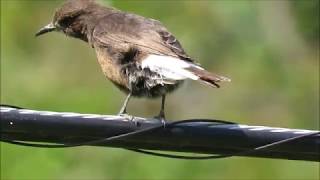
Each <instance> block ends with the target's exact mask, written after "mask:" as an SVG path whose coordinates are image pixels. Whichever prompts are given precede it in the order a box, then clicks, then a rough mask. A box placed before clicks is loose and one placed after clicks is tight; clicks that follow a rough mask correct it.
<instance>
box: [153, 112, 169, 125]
mask: <svg viewBox="0 0 320 180" xmlns="http://www.w3.org/2000/svg"><path fill="white" fill-rule="evenodd" d="M154 118H155V119H157V120H159V121H160V122H161V123H162V125H163V127H164V128H165V127H166V118H165V115H164V112H163V111H160V113H159V115H158V116H155V117H154Z"/></svg>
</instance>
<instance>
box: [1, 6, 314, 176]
mask: <svg viewBox="0 0 320 180" xmlns="http://www.w3.org/2000/svg"><path fill="white" fill-rule="evenodd" d="M104 3H105V4H108V5H111V6H114V7H116V8H119V9H122V10H125V11H130V12H134V13H137V14H140V15H143V16H147V17H151V18H155V19H159V20H161V21H162V22H163V23H164V24H165V25H166V26H167V27H168V29H169V30H171V31H172V32H173V33H174V34H175V35H176V36H177V38H178V39H180V41H181V43H182V44H183V45H184V47H185V49H186V51H187V52H188V53H189V55H190V56H192V57H194V58H195V59H197V60H198V62H200V63H201V64H202V65H203V66H204V67H206V69H208V70H210V71H213V72H217V73H219V74H223V75H226V76H229V77H231V78H232V82H231V83H226V84H224V85H223V86H222V88H221V89H211V88H208V87H205V86H202V85H199V84H198V83H194V82H188V83H186V84H185V85H184V86H183V87H182V88H181V89H180V90H179V91H178V92H176V93H173V94H172V95H170V96H169V98H168V102H167V105H166V108H167V117H168V118H170V119H186V118H195V117H196V118H212V119H213V118H216V119H225V120H232V121H235V122H239V123H246V124H251V125H267V126H278V127H289V128H302V129H318V128H319V1H318V0H297V1H284V0H282V1H245V0H242V1H237V0H233V1H232V0H229V1H222V0H221V1H213V0H212V1H209V0H208V1H204V0H203V1H195V0H194V1H191V0H188V1H187V0H186V1H183V0H175V1H174V0H173V1H161V0H157V1H147V0H137V1H134V0H127V1H120V0H114V1H111V0H110V1H104ZM60 4H61V1H52V0H51V1H44V0H43V1H39V0H38V1H36V0H34V1H32V0H1V103H6V104H12V105H18V106H22V107H28V108H34V109H41V110H53V111H75V112H83V113H105V114H115V113H116V112H117V111H118V110H119V108H120V106H121V104H122V101H123V98H124V96H123V95H122V94H121V92H120V91H119V90H117V89H116V88H115V87H114V86H113V85H112V84H111V83H110V82H108V81H106V80H105V78H104V77H103V75H102V73H101V72H100V69H99V68H100V67H99V66H98V63H97V62H96V58H95V54H94V51H93V50H92V49H91V48H89V47H88V46H87V45H86V44H85V43H83V42H80V41H78V40H75V39H67V38H66V37H65V36H64V35H62V34H58V33H51V34H48V35H46V36H43V37H41V38H37V39H36V38H34V33H35V32H36V31H37V30H38V29H39V28H40V27H42V26H43V25H45V24H46V23H48V22H49V21H50V20H51V18H52V13H53V12H54V9H55V8H56V7H58V6H59V5H60ZM191 102H192V103H191ZM159 104H160V100H146V99H140V100H138V99H134V100H133V101H131V102H130V104H129V109H128V110H129V112H130V113H131V114H134V115H138V116H153V115H154V114H156V113H157V112H158V108H159ZM195 105H196V106H195ZM1 179H319V164H318V163H310V162H301V161H286V160H270V159H255V158H230V159H223V160H210V161H184V160H171V159H163V158H157V157H150V156H145V155H142V154H136V153H132V152H127V151H125V150H121V149H110V148H96V147H80V148H70V149H56V150H53V149H37V148H27V147H19V146H13V145H8V144H4V143H1Z"/></svg>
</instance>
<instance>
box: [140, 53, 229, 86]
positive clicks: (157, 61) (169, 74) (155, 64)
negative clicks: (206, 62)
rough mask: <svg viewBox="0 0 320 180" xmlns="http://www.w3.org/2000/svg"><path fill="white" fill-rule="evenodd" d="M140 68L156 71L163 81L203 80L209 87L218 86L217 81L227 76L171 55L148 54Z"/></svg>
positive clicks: (226, 79)
mask: <svg viewBox="0 0 320 180" xmlns="http://www.w3.org/2000/svg"><path fill="white" fill-rule="evenodd" d="M141 65H142V68H149V69H150V70H151V71H152V72H156V73H158V74H159V75H160V76H161V78H162V81H163V82H164V83H168V84H170V83H175V82H176V81H180V80H184V79H192V80H198V81H200V82H203V83H205V84H207V85H210V86H211V87H220V86H219V84H218V83H219V82H223V81H230V79H229V78H226V77H223V76H219V75H216V74H213V73H210V72H208V71H206V70H205V69H203V68H202V67H200V66H199V65H197V64H195V63H193V62H188V61H184V60H181V59H178V58H175V57H171V56H161V55H149V56H148V57H147V58H145V59H144V60H143V61H142V64H141Z"/></svg>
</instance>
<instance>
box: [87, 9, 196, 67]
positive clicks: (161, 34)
mask: <svg viewBox="0 0 320 180" xmlns="http://www.w3.org/2000/svg"><path fill="white" fill-rule="evenodd" d="M92 38H93V39H94V41H95V42H98V43H100V44H102V45H112V46H126V47H128V46H135V47H138V48H139V49H141V50H143V51H144V52H147V53H150V54H158V55H165V56H172V57H177V58H180V59H182V60H186V61H189V62H192V59H191V58H190V57H189V56H188V55H187V54H186V53H185V51H184V50H183V48H182V46H181V44H180V42H179V41H178V40H177V39H176V38H175V37H174V36H173V35H172V34H171V33H170V32H168V30H167V29H166V28H165V27H164V26H163V25H162V24H161V23H160V22H159V21H156V20H153V19H148V18H144V17H142V16H139V15H135V14H129V13H122V12H117V13H113V14H111V15H108V16H106V17H104V18H102V19H101V20H100V21H99V23H98V24H97V25H96V27H95V28H94V31H93V33H92Z"/></svg>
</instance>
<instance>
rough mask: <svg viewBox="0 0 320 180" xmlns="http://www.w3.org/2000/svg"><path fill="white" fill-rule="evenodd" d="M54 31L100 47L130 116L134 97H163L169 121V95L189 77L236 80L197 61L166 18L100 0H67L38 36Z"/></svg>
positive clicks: (210, 82) (100, 55) (109, 76)
mask: <svg viewBox="0 0 320 180" xmlns="http://www.w3.org/2000/svg"><path fill="white" fill-rule="evenodd" d="M53 31H56V32H62V33H64V34H65V35H67V36H69V37H73V38H77V39H80V40H82V41H84V42H86V43H88V44H89V46H91V47H92V48H93V49H94V50H95V52H96V55H97V59H98V62H99V64H100V66H101V68H102V72H103V74H104V75H105V76H106V78H107V79H109V80H110V81H111V82H112V83H113V84H114V85H115V86H116V87H118V88H119V89H120V90H121V91H123V92H124V93H125V94H126V95H127V96H126V98H125V101H124V103H123V105H122V107H121V109H120V112H119V115H128V114H127V105H128V102H129V100H130V98H131V97H146V98H158V97H159V98H160V97H161V108H160V112H159V114H158V115H157V116H156V117H157V118H158V119H160V120H161V121H163V120H165V112H164V106H165V99H166V95H167V94H168V93H170V92H172V91H174V90H176V89H177V88H178V87H180V85H181V84H182V83H183V81H184V80H187V79H191V80H195V81H199V82H201V83H203V84H206V85H209V86H211V87H217V88H219V87H220V85H219V83H220V82H228V81H230V79H229V78H227V77H225V76H221V75H217V74H214V73H211V72H209V71H207V70H205V69H204V68H203V67H202V66H201V65H200V64H199V63H197V62H195V61H194V60H193V59H192V58H191V57H190V56H189V55H187V53H186V52H185V50H184V49H183V47H182V45H181V43H180V42H179V41H178V40H177V39H176V38H175V36H174V35H173V34H172V33H171V32H169V31H168V29H167V28H166V27H165V26H164V25H163V24H162V23H161V22H160V21H158V20H155V19H152V18H147V17H143V16H140V15H137V14H134V13H130V12H124V11H121V10H118V9H116V8H113V7H108V6H103V5H101V4H100V3H98V2H96V1H95V0H66V1H65V2H64V3H63V4H62V6H61V7H60V8H58V9H57V10H56V11H55V13H54V16H53V20H52V21H51V22H50V23H49V24H48V25H46V26H45V27H43V28H41V29H40V30H39V31H38V32H37V33H36V37H38V36H40V35H43V34H46V33H48V32H53Z"/></svg>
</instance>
